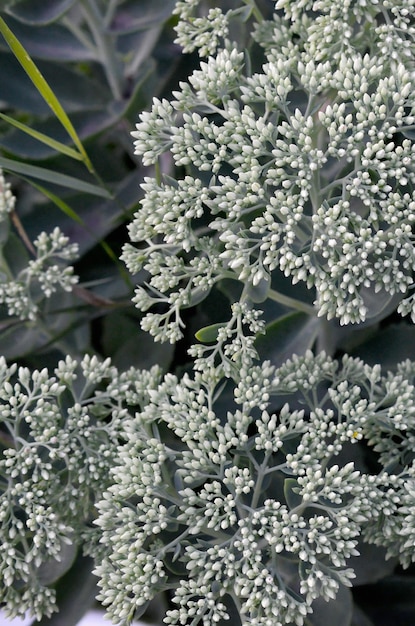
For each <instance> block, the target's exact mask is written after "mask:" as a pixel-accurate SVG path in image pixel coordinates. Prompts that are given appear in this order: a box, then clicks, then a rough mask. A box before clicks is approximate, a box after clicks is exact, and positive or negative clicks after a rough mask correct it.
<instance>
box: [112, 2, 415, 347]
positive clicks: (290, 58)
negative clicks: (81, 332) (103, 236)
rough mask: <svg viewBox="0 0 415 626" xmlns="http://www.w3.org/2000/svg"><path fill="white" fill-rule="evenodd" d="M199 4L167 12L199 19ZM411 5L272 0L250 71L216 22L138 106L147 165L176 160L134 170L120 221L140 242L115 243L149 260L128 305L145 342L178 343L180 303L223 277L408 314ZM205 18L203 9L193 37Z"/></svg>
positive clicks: (249, 291) (133, 267)
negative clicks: (132, 211) (166, 166)
mask: <svg viewBox="0 0 415 626" xmlns="http://www.w3.org/2000/svg"><path fill="white" fill-rule="evenodd" d="M197 4H198V3H197V2H181V3H179V9H180V10H179V9H178V10H179V13H180V12H181V13H182V14H183V15H182V17H183V19H184V21H185V22H186V24H188V23H191V24H192V28H194V29H196V30H197V28H198V22H197V19H196V18H191V17H189V16H191V15H192V14H193V13H192V12H194V11H195V10H196V7H197ZM250 4H251V5H252V6H253V3H250ZM409 5H410V6H408V2H397V3H395V2H389V1H388V0H382V1H379V2H375V1H369V0H368V1H367V2H359V3H354V2H340V3H337V4H336V6H335V7H334V5H333V2H329V1H324V0H319V1H317V0H316V1H314V2H312V1H310V2H304V1H299V2H295V1H292V2H291V1H290V0H286V1H283V0H281V1H280V2H278V3H277V9H279V13H278V14H275V16H274V19H273V20H272V21H266V20H263V21H262V22H261V23H260V24H259V25H258V27H257V29H256V30H255V32H254V34H253V38H254V39H255V40H256V45H258V44H259V46H261V47H262V49H263V59H262V61H263V62H262V65H261V66H260V67H259V69H257V71H255V72H252V70H251V65H252V66H253V67H256V68H257V67H258V62H257V60H256V61H255V63H253V62H252V63H250V62H249V59H248V52H242V51H238V50H237V48H236V47H235V46H234V44H231V43H230V42H229V41H228V40H227V39H226V36H225V35H223V33H222V30H221V28H219V26H218V27H217V28H218V30H217V36H218V38H219V39H221V38H222V37H225V38H224V40H223V42H222V44H221V47H219V48H217V49H216V43H215V49H216V51H215V54H214V55H213V56H209V57H208V58H207V59H206V61H203V62H202V63H201V65H200V69H197V70H195V71H194V72H193V74H192V75H191V76H190V77H189V80H188V82H186V83H180V89H179V90H178V91H177V92H174V94H173V97H174V100H173V101H172V102H168V101H166V100H163V101H160V100H155V102H154V106H153V109H152V111H151V112H146V113H144V114H142V116H141V121H140V122H139V123H138V124H137V127H136V130H135V131H134V132H133V133H132V134H133V136H134V138H135V149H136V153H137V154H140V155H142V156H143V159H144V162H145V164H146V165H150V164H153V163H156V162H157V161H158V159H159V157H160V155H161V154H162V152H166V151H169V152H170V153H171V155H172V157H173V160H174V163H175V165H176V166H177V167H178V168H179V169H178V170H177V176H176V180H172V179H171V178H168V177H166V178H165V179H158V178H157V179H153V178H147V179H146V180H145V183H144V184H143V189H144V191H145V197H144V199H143V201H142V204H141V207H140V208H139V210H138V211H137V213H136V215H135V217H134V220H133V222H132V224H131V226H130V238H131V241H132V242H133V243H138V244H139V249H137V248H136V247H135V246H133V245H131V244H127V245H126V246H125V248H124V252H123V259H124V261H125V262H126V264H127V266H128V267H129V269H130V271H132V272H134V273H136V272H138V271H139V270H141V269H142V268H144V269H145V270H146V271H147V272H148V275H149V278H148V281H147V284H146V285H141V286H139V287H138V289H137V295H136V298H135V302H136V305H137V307H138V308H140V309H141V310H142V311H147V313H146V316H145V317H144V320H143V327H144V328H145V329H146V330H149V331H150V332H151V333H152V334H153V335H154V336H155V337H156V339H158V340H162V341H164V340H170V341H176V340H177V339H178V338H179V337H180V336H181V332H182V326H183V322H182V320H181V314H180V312H181V309H183V308H187V307H190V306H193V305H194V304H196V303H199V302H200V301H201V300H203V299H204V298H205V297H207V296H208V294H209V292H210V290H211V289H212V287H213V286H214V285H215V284H217V283H218V282H219V281H222V280H223V279H234V280H235V281H240V282H241V283H242V284H243V289H241V300H242V301H247V299H248V300H249V299H250V300H253V301H254V302H256V301H260V300H261V299H262V300H264V299H266V298H267V297H272V298H273V299H276V300H278V299H280V301H282V299H281V294H279V293H278V292H276V291H275V289H273V284H274V283H273V280H274V276H278V274H279V275H280V276H281V275H285V276H286V277H289V278H290V279H291V281H292V282H293V283H297V282H298V281H301V282H304V283H305V284H306V285H307V287H308V288H309V289H311V290H313V293H314V294H315V301H314V306H315V310H316V314H318V315H324V316H326V317H327V318H328V319H330V318H333V317H336V318H338V319H339V320H340V323H342V324H348V323H359V322H361V321H364V320H365V319H367V318H368V317H371V316H374V315H376V314H377V313H378V312H379V311H378V309H379V307H381V306H383V305H384V304H385V303H386V302H392V303H395V305H396V306H399V309H398V310H399V311H400V312H401V313H402V314H407V313H410V314H411V315H412V317H413V319H415V296H413V295H411V291H412V290H413V288H414V282H413V272H414V269H415V246H414V235H413V229H414V222H415V186H414V185H415V168H414V166H415V144H414V142H413V136H414V135H413V133H414V128H415V72H414V67H415V65H414V60H415V43H414V42H415V38H414V28H415V27H414V25H413V19H412V17H413V12H414V10H413V2H410V3H409ZM238 6H239V5H238ZM411 7H412V8H411ZM239 8H240V7H239ZM218 11H219V9H218ZM308 11H314V12H315V13H313V14H312V15H309V14H308ZM235 12H236V13H237V9H235ZM235 12H234V13H235ZM234 13H232V11H231V12H229V15H228V18H229V19H231V18H232V15H234ZM236 13H235V14H236ZM253 15H254V17H256V13H253ZM411 16H412V17H411ZM234 17H235V16H234ZM201 19H202V18H201ZM216 19H217V18H216V17H213V16H211V17H209V15H208V16H205V17H204V18H203V20H204V26H203V29H202V30H203V33H205V32H206V30H205V29H206V21H210V24H211V28H212V30H213V31H215V28H216V22H215V20H216ZM189 20H190V22H189ZM192 20H193V21H192ZM346 22H347V23H346ZM183 28H184V27H183ZM186 28H187V26H186ZM386 31H387V33H386ZM180 32H181V33H182V35H183V33H184V31H183V29H182V30H181V31H180ZM215 32H216V31H215ZM322 33H323V34H322ZM327 33H330V36H329V35H328V34H327ZM340 33H341V34H340ZM189 37H190V36H189ZM182 38H184V35H183V37H182ZM191 40H192V41H193V42H194V41H196V40H197V37H196V35H192V37H191ZM221 40H222V39H221ZM346 40H347V41H346ZM345 42H346V43H347V45H346V43H345ZM182 43H184V45H185V46H186V45H190V43H188V44H187V43H186V42H183V41H182ZM200 45H201V46H202V47H203V46H204V45H205V44H200ZM383 46H389V47H388V51H389V52H391V54H389V52H388V54H386V52H384V51H383ZM255 51H256V52H255V54H256V55H257V56H258V48H255ZM392 51H393V52H394V53H393V54H392ZM395 53H396V54H395ZM182 173H183V174H182ZM274 282H275V281H274ZM258 292H259V293H260V296H259V297H258ZM380 303H383V304H382V305H381V304H380ZM155 304H158V305H159V307H158V312H157V313H154V312H153V309H152V307H153V305H155ZM302 304H304V303H300V304H299V305H298V308H300V309H301V305H302ZM294 305H295V303H294ZM149 309H150V311H149V312H148V310H149ZM159 311H161V312H159Z"/></svg>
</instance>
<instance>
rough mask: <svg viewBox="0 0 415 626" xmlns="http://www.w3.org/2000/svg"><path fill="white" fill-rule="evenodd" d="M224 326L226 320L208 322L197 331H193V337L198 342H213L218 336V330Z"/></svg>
mask: <svg viewBox="0 0 415 626" xmlns="http://www.w3.org/2000/svg"><path fill="white" fill-rule="evenodd" d="M224 326H226V322H220V323H218V324H210V325H209V326H205V327H204V328H201V329H200V330H198V331H197V333H195V337H196V339H197V340H198V341H200V343H214V342H215V341H216V340H217V338H218V332H219V330H220V329H221V328H223V327H224Z"/></svg>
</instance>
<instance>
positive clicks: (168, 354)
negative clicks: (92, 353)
mask: <svg viewBox="0 0 415 626" xmlns="http://www.w3.org/2000/svg"><path fill="white" fill-rule="evenodd" d="M101 342H102V347H103V348H104V353H105V354H106V355H108V356H110V357H111V361H112V363H113V364H114V365H115V366H116V367H118V368H119V369H120V370H126V369H128V368H129V367H131V366H132V365H133V366H134V367H137V368H143V369H146V368H150V367H151V366H152V365H159V366H160V367H162V368H163V370H164V371H167V370H168V368H169V366H170V364H171V362H172V359H173V355H174V346H173V345H172V344H169V343H156V342H155V341H154V339H153V337H152V336H151V335H150V334H149V333H145V332H144V331H143V330H141V328H140V317H139V315H138V314H137V313H136V312H135V310H133V311H132V310H127V311H114V312H113V313H110V314H109V315H106V316H105V318H104V319H103V321H102V333H101Z"/></svg>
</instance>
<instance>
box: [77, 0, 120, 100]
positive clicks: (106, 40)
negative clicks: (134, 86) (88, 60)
mask: <svg viewBox="0 0 415 626" xmlns="http://www.w3.org/2000/svg"><path fill="white" fill-rule="evenodd" d="M82 8H83V10H84V15H85V18H86V21H87V23H88V27H89V29H90V31H91V33H92V36H93V37H94V41H95V45H96V46H97V49H98V52H99V57H100V58H101V59H102V66H103V68H104V71H105V74H106V77H107V80H108V84H109V86H110V89H111V92H112V95H113V96H114V98H115V100H121V99H122V89H121V85H120V71H119V63H118V61H117V58H116V52H115V49H114V45H113V41H112V37H111V36H110V35H108V34H107V33H106V32H105V25H104V19H103V16H102V15H101V13H100V11H99V9H98V7H97V5H96V3H95V0H84V2H83V5H82Z"/></svg>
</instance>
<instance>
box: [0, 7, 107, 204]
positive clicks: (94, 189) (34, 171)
mask: <svg viewBox="0 0 415 626" xmlns="http://www.w3.org/2000/svg"><path fill="white" fill-rule="evenodd" d="M0 19H1V18H0ZM0 167H1V168H3V169H4V170H5V171H7V172H12V173H14V174H22V175H23V176H29V177H32V178H37V179H40V180H45V181H47V182H49V183H53V184H54V185H60V186H61V187H69V189H76V191H83V192H84V193H90V194H92V195H94V196H100V197H101V198H107V199H108V200H110V199H111V198H112V195H111V194H110V192H109V191H107V190H106V189H104V188H103V187H98V186H97V185H92V184H91V183H86V182H85V181H83V180H79V178H73V177H72V176H67V175H66V174H59V172H53V171H51V170H48V169H45V168H44V167H38V166H37V165H30V164H29V163H22V161H15V160H14V159H6V158H4V157H1V156H0Z"/></svg>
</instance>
